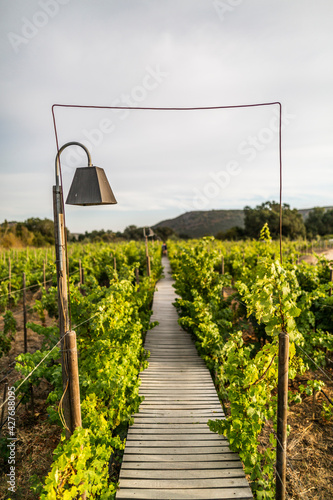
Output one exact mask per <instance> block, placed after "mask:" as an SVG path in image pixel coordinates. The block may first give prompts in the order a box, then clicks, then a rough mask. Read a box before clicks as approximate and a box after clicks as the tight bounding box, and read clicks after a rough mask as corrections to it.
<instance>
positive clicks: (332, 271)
mask: <svg viewBox="0 0 333 500" xmlns="http://www.w3.org/2000/svg"><path fill="white" fill-rule="evenodd" d="M330 281H331V282H332V281H333V269H330ZM329 296H330V297H332V287H331V288H330V290H329Z"/></svg>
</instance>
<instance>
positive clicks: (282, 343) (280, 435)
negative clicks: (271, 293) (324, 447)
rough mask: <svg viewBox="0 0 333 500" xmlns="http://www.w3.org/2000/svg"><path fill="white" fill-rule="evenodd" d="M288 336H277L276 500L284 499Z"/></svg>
mask: <svg viewBox="0 0 333 500" xmlns="http://www.w3.org/2000/svg"><path fill="white" fill-rule="evenodd" d="M288 361H289V335H288V334H287V333H286V332H281V333H280V334H279V366H278V408H277V443H276V497H275V498H276V500H285V498H286V496H285V495H286V463H287V415H288Z"/></svg>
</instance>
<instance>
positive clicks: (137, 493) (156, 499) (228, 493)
mask: <svg viewBox="0 0 333 500" xmlns="http://www.w3.org/2000/svg"><path fill="white" fill-rule="evenodd" d="M117 498H121V499H123V500H124V499H127V500H132V499H133V498H137V499H139V500H184V499H193V500H213V499H217V500H231V499H233V500H234V499H237V500H247V499H249V498H253V496H252V493H251V490H250V488H239V489H235V488H223V489H220V488H201V489H192V490H191V493H190V494H189V493H188V491H187V490H181V489H179V488H177V489H167V490H154V489H141V490H138V489H132V488H125V489H124V490H123V489H121V490H120V491H119V492H118V493H117Z"/></svg>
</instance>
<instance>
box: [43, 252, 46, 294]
mask: <svg viewBox="0 0 333 500" xmlns="http://www.w3.org/2000/svg"><path fill="white" fill-rule="evenodd" d="M43 285H44V290H45V292H46V271H45V260H44V261H43Z"/></svg>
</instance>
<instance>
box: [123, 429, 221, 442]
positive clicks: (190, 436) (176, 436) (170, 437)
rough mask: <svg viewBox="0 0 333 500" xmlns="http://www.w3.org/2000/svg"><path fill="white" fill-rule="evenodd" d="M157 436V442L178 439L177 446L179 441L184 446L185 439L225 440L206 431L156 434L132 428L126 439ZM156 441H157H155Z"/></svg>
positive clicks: (153, 437) (134, 439)
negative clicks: (135, 430) (144, 432)
mask: <svg viewBox="0 0 333 500" xmlns="http://www.w3.org/2000/svg"><path fill="white" fill-rule="evenodd" d="M157 437H158V439H159V441H158V442H159V443H162V442H163V441H166V440H169V441H177V442H178V441H179V446H180V445H181V443H184V446H186V444H185V443H186V441H193V442H194V441H218V442H221V443H222V442H226V441H227V439H226V438H225V437H223V436H219V435H218V434H214V433H213V432H210V431H209V432H206V433H202V434H199V433H196V434H184V433H183V432H182V433H181V436H179V434H175V433H172V434H167V433H159V434H158V436H156V434H154V433H150V434H142V433H141V434H140V433H139V432H137V433H135V432H133V429H131V430H130V431H129V432H128V434H127V439H129V438H130V442H135V441H156V438H157ZM180 438H181V440H180ZM156 442H157V441H156Z"/></svg>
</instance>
